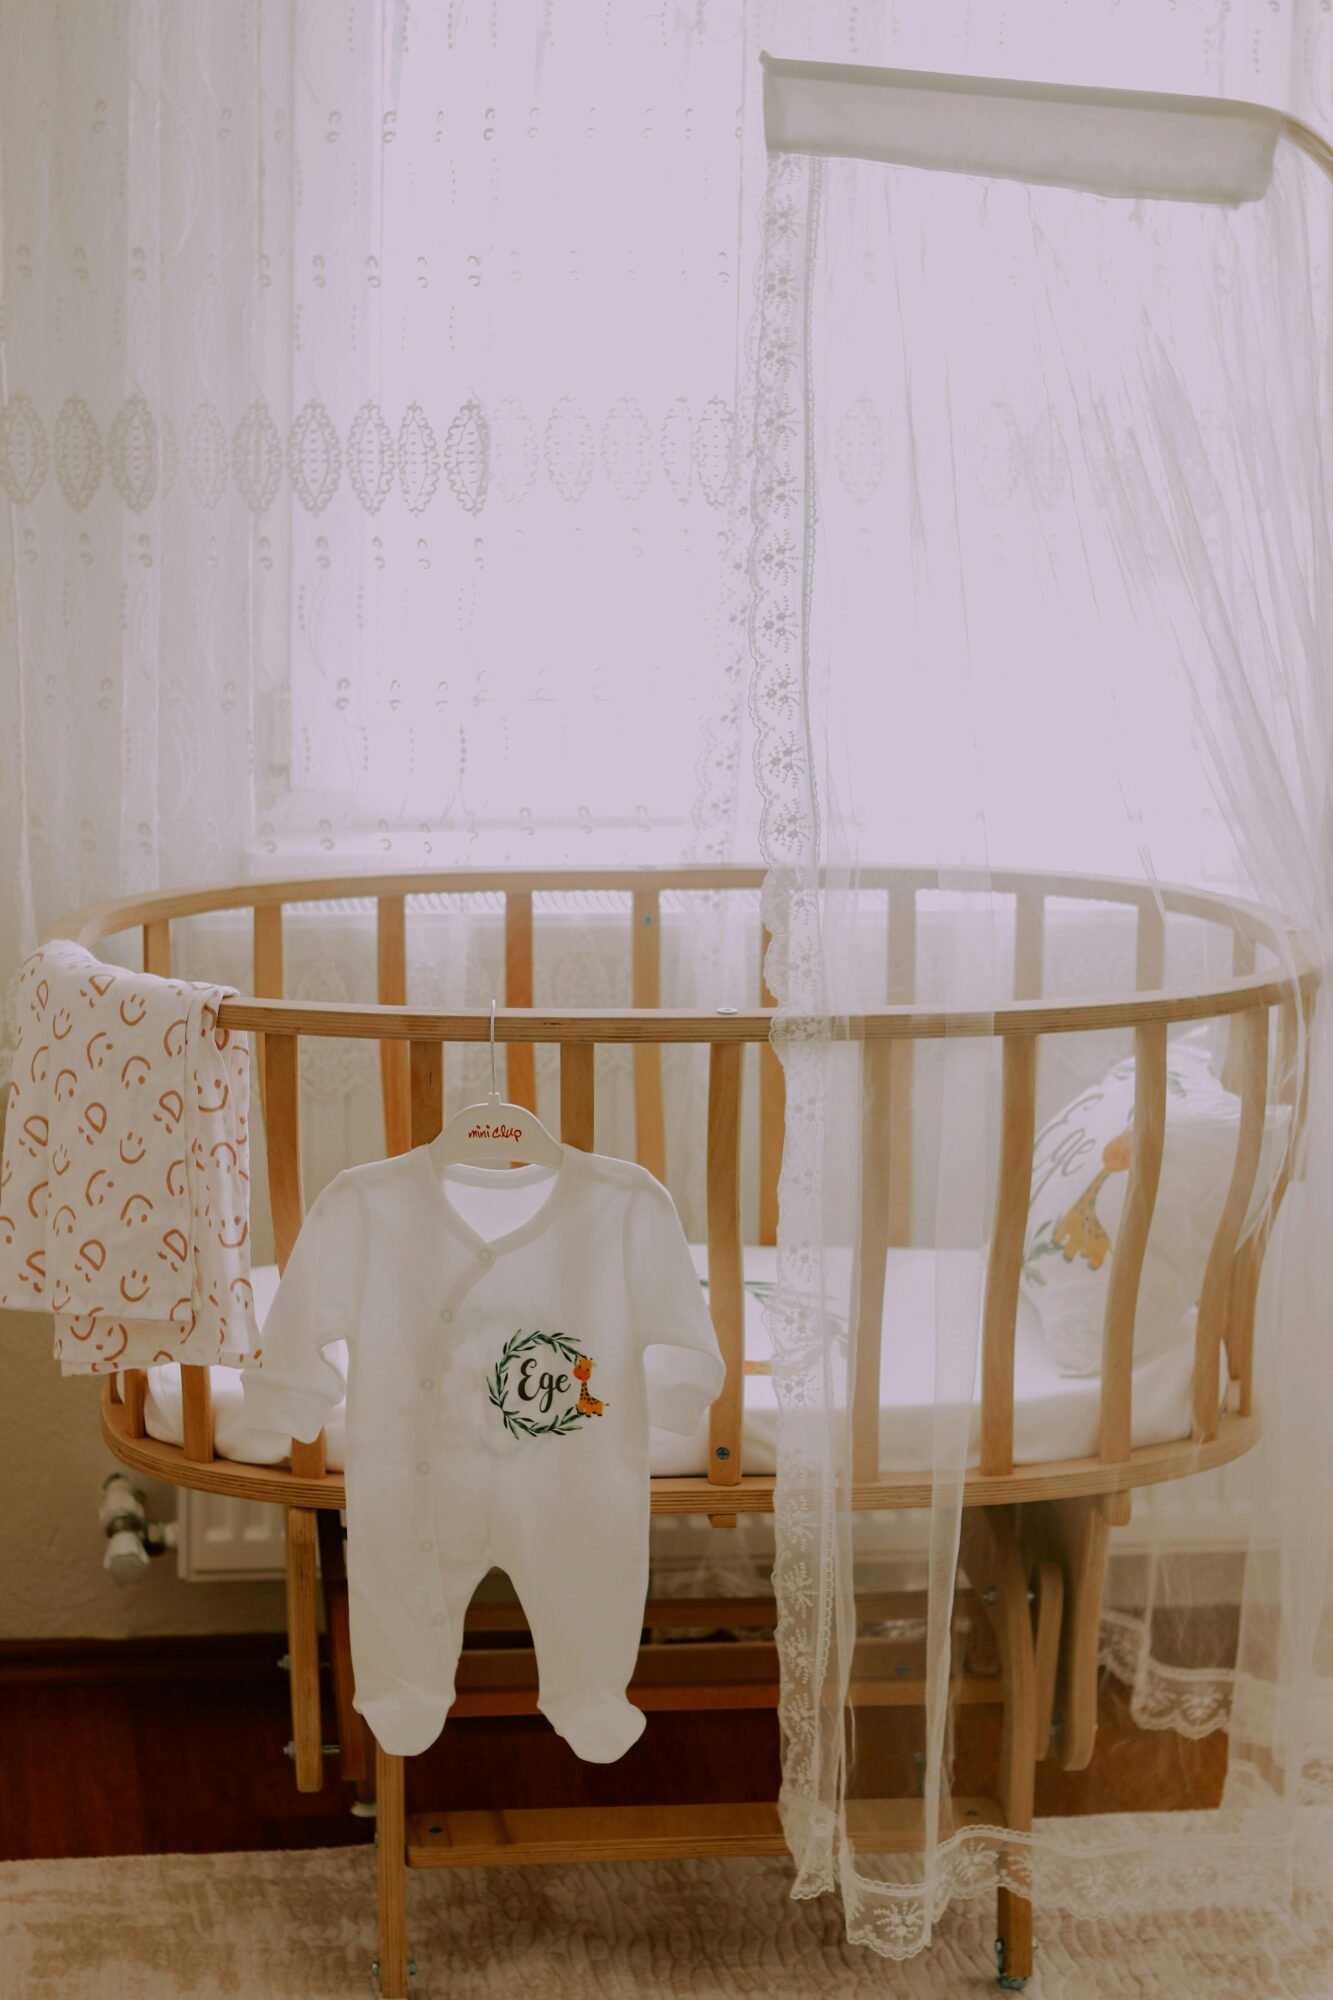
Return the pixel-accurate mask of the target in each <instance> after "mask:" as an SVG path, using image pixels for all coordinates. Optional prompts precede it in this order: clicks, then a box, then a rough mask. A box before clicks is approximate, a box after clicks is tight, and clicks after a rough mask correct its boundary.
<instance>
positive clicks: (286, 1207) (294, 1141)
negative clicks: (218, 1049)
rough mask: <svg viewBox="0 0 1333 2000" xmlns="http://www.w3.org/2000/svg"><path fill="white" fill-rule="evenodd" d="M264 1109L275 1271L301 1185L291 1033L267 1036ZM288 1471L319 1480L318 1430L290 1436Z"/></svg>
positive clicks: (284, 1255) (286, 1247)
mask: <svg viewBox="0 0 1333 2000" xmlns="http://www.w3.org/2000/svg"><path fill="white" fill-rule="evenodd" d="M265 1041H266V1042H267V1045H268V1053H267V1057H266V1066H267V1069H268V1111H267V1114H266V1116H265V1119H264V1139H265V1145H266V1149H267V1154H268V1199H269V1209H270V1212H271V1214H272V1216H273V1248H274V1253H275V1255H276V1256H277V1260H278V1270H279V1272H282V1271H285V1270H286V1268H287V1260H288V1258H289V1257H290V1256H291V1254H292V1250H293V1248H294V1247H295V1244H296V1239H297V1237H298V1236H299V1235H300V1233H301V1223H302V1221H303V1220H304V1218H305V1197H304V1195H303V1193H302V1186H301V1088H300V1085H301V1044H300V1037H299V1036H297V1035H267V1036H265ZM291 1464H292V1471H293V1472H294V1473H296V1474H297V1476H298V1477H299V1478H302V1479H322V1478H323V1477H324V1473H325V1470H326V1463H325V1455H324V1433H323V1431H321V1432H320V1434H319V1436H318V1437H317V1438H316V1439H315V1440H314V1442H313V1443H312V1444H304V1443H303V1442H302V1441H301V1439H300V1438H293V1439H292V1453H291Z"/></svg>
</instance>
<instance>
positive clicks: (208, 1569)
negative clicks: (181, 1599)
mask: <svg viewBox="0 0 1333 2000" xmlns="http://www.w3.org/2000/svg"><path fill="white" fill-rule="evenodd" d="M176 1519H177V1523H178V1534H177V1539H176V1569H177V1574H178V1575H180V1576H182V1577H184V1579H185V1580H186V1582H187V1583H217V1582H220V1581H224V1580H225V1581H227V1582H231V1583H253V1582H257V1581H264V1580H266V1579H268V1578H270V1577H278V1578H281V1577H283V1576H284V1575H285V1574H286V1564H287V1556H286V1546H285V1544H286V1536H285V1534H284V1532H283V1526H284V1516H283V1510H282V1508H281V1507H270V1506H269V1505H268V1503H267V1502H266V1501H262V1500H231V1499H228V1498H227V1497H226V1496H225V1495H224V1494H221V1493H193V1492H191V1491H190V1490H189V1489H188V1488H187V1487H181V1488H180V1490H179V1492H178V1495H177V1509H176Z"/></svg>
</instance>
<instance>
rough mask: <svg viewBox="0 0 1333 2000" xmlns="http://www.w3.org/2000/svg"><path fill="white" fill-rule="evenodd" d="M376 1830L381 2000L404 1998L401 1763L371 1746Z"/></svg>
mask: <svg viewBox="0 0 1333 2000" xmlns="http://www.w3.org/2000/svg"><path fill="white" fill-rule="evenodd" d="M375 1789H376V1793H377V1796H378V1801H379V1804H378V1811H377V1814H376V1825H375V1845H376V1859H377V1864H378V1874H379V1953H380V1955H379V1961H378V1963H379V1975H380V1995H381V2000H406V1995H407V1816H406V1811H405V1807H404V1785H403V1760H402V1758H401V1757H391V1756H390V1755H389V1753H388V1751H387V1750H385V1749H384V1747H383V1745H382V1744H380V1743H378V1742H377V1743H376V1745H375Z"/></svg>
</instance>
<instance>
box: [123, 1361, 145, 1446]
mask: <svg viewBox="0 0 1333 2000" xmlns="http://www.w3.org/2000/svg"><path fill="white" fill-rule="evenodd" d="M147 1398H148V1370H147V1369H146V1368H125V1369H122V1371H121V1375H120V1400H121V1402H122V1403H123V1404H124V1405H125V1423H126V1427H127V1429H128V1430H129V1434H130V1436H131V1437H132V1438H141V1437H147V1435H148V1432H147V1429H146V1427H145V1424H144V1404H145V1402H146V1401H147Z"/></svg>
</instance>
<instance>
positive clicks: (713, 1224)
mask: <svg viewBox="0 0 1333 2000" xmlns="http://www.w3.org/2000/svg"><path fill="white" fill-rule="evenodd" d="M744 1053H745V1052H744V1049H743V1047H742V1046H741V1044H740V1043H739V1042H714V1043H712V1045H711V1046H710V1048H709V1052H708V1159H707V1179H708V1203H707V1208H708V1303H709V1307H710V1309H711V1311H712V1315H713V1328H714V1331H715V1332H716V1334H717V1344H718V1346H719V1348H720V1349H721V1352H722V1360H723V1362H724V1364H725V1366H726V1371H727V1374H726V1381H725V1383H724V1384H723V1388H722V1393H721V1395H720V1396H719V1397H718V1399H717V1401H716V1402H715V1403H714V1405H713V1407H712V1410H711V1412H710V1414H709V1420H708V1477H709V1480H710V1482H711V1483H712V1484H713V1485H715V1486H734V1485H735V1484H736V1482H737V1480H739V1478H740V1476H741V1423H742V1417H743V1414H744V1394H745V1285H744V1264H743V1259H742V1253H741V1152H740V1136H741V1062H742V1058H743V1056H744ZM727 1518H728V1519H733V1518H734V1517H727Z"/></svg>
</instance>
